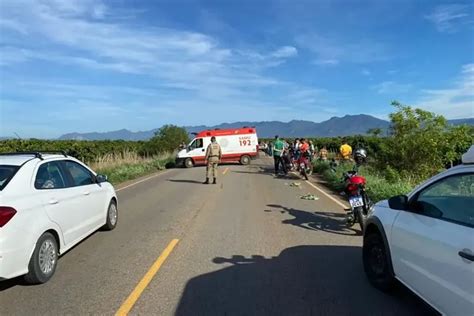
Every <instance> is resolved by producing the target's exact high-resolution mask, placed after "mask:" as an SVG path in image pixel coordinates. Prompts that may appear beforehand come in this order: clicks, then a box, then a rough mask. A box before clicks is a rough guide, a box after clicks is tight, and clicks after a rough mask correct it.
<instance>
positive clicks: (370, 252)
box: [362, 232, 395, 292]
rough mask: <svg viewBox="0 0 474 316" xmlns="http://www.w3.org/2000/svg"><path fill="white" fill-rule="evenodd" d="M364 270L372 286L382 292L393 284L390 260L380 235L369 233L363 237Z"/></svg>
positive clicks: (389, 288) (393, 278)
mask: <svg viewBox="0 0 474 316" xmlns="http://www.w3.org/2000/svg"><path fill="white" fill-rule="evenodd" d="M362 258H363V262H364V270H365V274H366V275H367V278H368V279H369V281H370V283H372V285H373V286H375V287H376V288H378V289H379V290H382V291H385V292H386V291H389V290H391V289H392V288H393V286H394V284H395V277H394V275H393V273H392V271H391V263H390V259H389V257H388V256H387V252H386V249H385V244H384V242H383V239H382V236H381V235H380V233H378V232H377V233H375V232H374V233H370V234H368V235H367V236H365V237H364V246H363V248H362Z"/></svg>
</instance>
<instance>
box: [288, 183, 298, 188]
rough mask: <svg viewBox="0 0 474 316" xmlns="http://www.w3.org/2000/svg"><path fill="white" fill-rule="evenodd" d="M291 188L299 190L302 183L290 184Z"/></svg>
mask: <svg viewBox="0 0 474 316" xmlns="http://www.w3.org/2000/svg"><path fill="white" fill-rule="evenodd" d="M289 186H290V187H297V188H299V187H300V186H301V183H300V182H292V183H290V184H289Z"/></svg>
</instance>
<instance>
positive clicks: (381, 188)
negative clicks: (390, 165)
mask: <svg viewBox="0 0 474 316" xmlns="http://www.w3.org/2000/svg"><path fill="white" fill-rule="evenodd" d="M352 168H353V165H351V164H341V165H338V166H337V167H334V168H331V166H330V165H329V163H328V162H323V161H315V162H314V170H315V172H317V173H319V174H320V175H321V176H322V178H323V179H324V180H325V181H327V184H328V186H329V187H330V188H331V189H334V190H336V191H342V190H343V189H344V183H343V181H342V174H343V173H344V172H346V171H348V170H351V169H352ZM359 174H361V175H362V176H364V177H365V178H366V180H367V193H368V195H369V197H370V198H371V199H372V201H380V200H384V199H388V198H389V197H392V196H395V195H399V194H406V193H408V192H410V191H411V190H412V189H413V188H414V186H415V183H411V182H410V181H408V180H407V179H396V178H390V175H388V174H387V175H384V174H381V173H379V172H377V171H376V170H375V169H373V168H371V167H370V166H364V167H361V168H360V169H359Z"/></svg>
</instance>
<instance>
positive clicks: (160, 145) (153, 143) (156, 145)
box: [144, 125, 189, 154]
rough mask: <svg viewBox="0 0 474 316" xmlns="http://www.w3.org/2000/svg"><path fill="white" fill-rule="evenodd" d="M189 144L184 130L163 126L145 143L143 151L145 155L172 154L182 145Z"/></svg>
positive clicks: (172, 126) (173, 126)
mask: <svg viewBox="0 0 474 316" xmlns="http://www.w3.org/2000/svg"><path fill="white" fill-rule="evenodd" d="M183 142H184V143H186V144H187V143H188V142H189V136H188V132H187V131H186V129H184V128H182V127H178V126H175V125H165V126H163V127H162V128H160V129H159V130H158V131H157V132H156V133H155V136H153V137H152V138H151V139H150V140H149V141H148V142H147V143H145V145H144V151H145V152H146V153H147V154H157V153H163V152H173V151H175V150H176V149H178V147H179V145H180V144H182V143H183Z"/></svg>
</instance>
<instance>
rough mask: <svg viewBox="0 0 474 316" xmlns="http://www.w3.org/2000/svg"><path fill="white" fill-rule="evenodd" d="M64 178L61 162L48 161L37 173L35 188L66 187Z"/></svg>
mask: <svg viewBox="0 0 474 316" xmlns="http://www.w3.org/2000/svg"><path fill="white" fill-rule="evenodd" d="M64 179H65V177H64V174H63V173H62V171H61V168H60V165H59V162H57V161H52V162H47V163H44V164H42V165H41V166H40V167H39V169H38V172H37V173H36V178H35V188H36V189H39V190H45V189H61V188H65V187H66V182H65V180H64Z"/></svg>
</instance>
